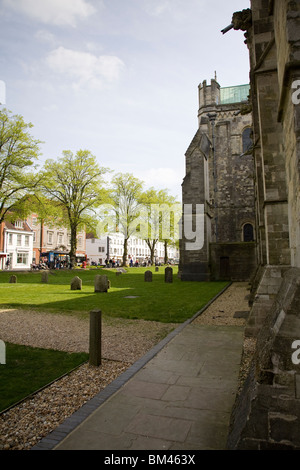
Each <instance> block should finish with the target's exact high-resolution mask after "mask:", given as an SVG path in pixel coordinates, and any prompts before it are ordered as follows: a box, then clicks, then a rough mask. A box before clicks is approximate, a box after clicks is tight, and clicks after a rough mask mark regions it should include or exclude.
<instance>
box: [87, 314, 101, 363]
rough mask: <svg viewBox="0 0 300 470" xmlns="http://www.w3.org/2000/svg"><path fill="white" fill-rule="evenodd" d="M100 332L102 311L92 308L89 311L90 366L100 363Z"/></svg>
mask: <svg viewBox="0 0 300 470" xmlns="http://www.w3.org/2000/svg"><path fill="white" fill-rule="evenodd" d="M101 334H102V312H101V310H96V309H95V310H92V311H91V312H90V347H89V352H90V359H89V363H90V365H91V366H100V365H101Z"/></svg>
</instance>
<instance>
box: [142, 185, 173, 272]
mask: <svg viewBox="0 0 300 470" xmlns="http://www.w3.org/2000/svg"><path fill="white" fill-rule="evenodd" d="M141 203H142V204H143V206H144V207H145V208H146V211H145V215H146V222H147V227H148V228H147V230H146V231H145V233H142V234H141V236H142V238H144V240H145V241H146V243H147V245H148V247H149V249H150V259H151V264H153V263H154V256H155V247H156V244H157V243H158V242H159V241H161V242H163V243H164V248H165V256H164V262H165V263H167V261H168V245H170V244H174V243H175V240H176V238H177V237H178V230H177V224H178V219H179V218H180V215H181V205H180V203H178V202H177V201H176V198H175V197H173V196H170V195H169V194H168V191H167V190H166V189H160V190H156V189H154V188H150V189H148V190H147V191H145V192H144V193H143V194H142V197H141ZM179 214H180V215H179Z"/></svg>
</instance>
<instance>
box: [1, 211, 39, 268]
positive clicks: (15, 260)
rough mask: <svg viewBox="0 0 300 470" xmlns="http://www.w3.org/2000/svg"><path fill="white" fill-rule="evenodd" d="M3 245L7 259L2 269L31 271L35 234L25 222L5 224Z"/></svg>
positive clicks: (3, 262) (4, 259)
mask: <svg viewBox="0 0 300 470" xmlns="http://www.w3.org/2000/svg"><path fill="white" fill-rule="evenodd" d="M3 245H4V247H3V248H4V250H3V251H4V253H5V254H6V257H5V258H3V260H2V264H3V265H2V266H1V268H2V269H10V270H18V269H20V270H21V269H30V267H31V264H32V257H33V232H32V230H31V229H30V227H29V225H28V224H27V223H26V222H25V221H21V220H18V221H16V222H15V223H11V222H5V223H4V228H3Z"/></svg>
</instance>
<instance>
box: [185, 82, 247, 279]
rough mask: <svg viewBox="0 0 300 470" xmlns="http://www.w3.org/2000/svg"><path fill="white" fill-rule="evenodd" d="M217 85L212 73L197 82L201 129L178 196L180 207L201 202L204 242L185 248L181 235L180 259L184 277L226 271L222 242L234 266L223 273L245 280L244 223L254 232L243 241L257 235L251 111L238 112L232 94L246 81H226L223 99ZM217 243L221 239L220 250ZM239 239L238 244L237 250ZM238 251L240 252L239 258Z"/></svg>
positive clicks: (239, 106)
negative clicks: (231, 83)
mask: <svg viewBox="0 0 300 470" xmlns="http://www.w3.org/2000/svg"><path fill="white" fill-rule="evenodd" d="M246 90H247V86H246ZM221 91H222V88H221V87H220V85H219V83H218V82H217V80H216V79H212V80H211V83H210V84H207V82H206V80H204V81H203V83H202V84H200V85H199V110H198V122H199V129H198V131H197V132H196V135H195V137H194V139H193V140H192V142H191V144H190V146H189V147H188V149H187V152H186V155H185V158H186V175H185V178H184V181H183V184H182V198H183V208H184V207H185V205H186V204H193V206H194V207H196V204H203V206H204V219H205V223H204V243H203V247H202V249H199V250H197V251H191V250H187V249H186V241H187V240H186V239H185V237H184V236H183V239H182V241H181V247H180V248H181V249H180V265H179V271H180V276H181V279H182V280H208V279H211V280H213V279H220V278H221V277H224V272H225V271H224V266H223V264H222V263H224V258H225V256H223V255H222V250H223V251H224V249H225V248H224V244H226V243H227V244H228V246H227V248H226V258H229V260H228V263H230V265H231V266H232V268H231V269H230V270H227V271H226V272H227V276H226V279H227V278H228V279H236V278H239V279H241V280H249V279H251V277H252V276H253V274H254V272H255V263H256V255H255V249H254V248H253V249H251V250H250V252H247V250H245V249H243V247H242V245H243V243H244V242H245V236H244V235H245V230H244V228H245V226H248V227H249V226H251V227H252V229H253V238H252V239H251V240H249V239H247V241H248V242H249V241H252V242H254V240H255V211H254V180H253V178H254V165H253V157H252V153H251V151H249V146H250V145H251V143H252V140H251V138H249V136H250V134H251V129H252V116H251V113H247V114H244V113H242V112H241V109H242V106H243V103H242V100H241V98H240V100H239V101H236V98H235V97H236V96H241V93H244V95H245V86H244V87H241V88H240V87H228V88H227V89H226V90H225V91H226V93H224V94H223V95H224V96H226V97H227V98H226V100H224V99H223V101H222V93H221ZM231 96H232V98H231ZM244 100H245V101H247V95H245V96H244ZM244 100H243V101H244ZM225 101H226V102H225ZM246 137H247V138H246ZM184 232H185V231H184V227H183V233H184ZM233 243H235V244H236V245H234V246H233V245H232V244H233ZM218 244H222V247H223V248H222V250H220V249H219V248H218ZM237 244H241V247H240V249H239V250H237ZM237 251H239V254H240V256H241V258H240V259H239V261H238V262H237ZM249 258H251V260H249ZM225 262H226V261H225ZM233 266H235V269H234V270H233ZM239 267H240V268H241V270H240V272H238V269H239ZM245 267H248V269H247V268H246V269H245Z"/></svg>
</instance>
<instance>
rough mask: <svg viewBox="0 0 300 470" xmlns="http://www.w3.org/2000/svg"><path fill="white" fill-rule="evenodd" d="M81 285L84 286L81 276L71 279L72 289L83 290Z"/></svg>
mask: <svg viewBox="0 0 300 470" xmlns="http://www.w3.org/2000/svg"><path fill="white" fill-rule="evenodd" d="M81 287H82V280H81V279H80V277H78V276H75V277H73V279H72V281H71V290H81Z"/></svg>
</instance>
